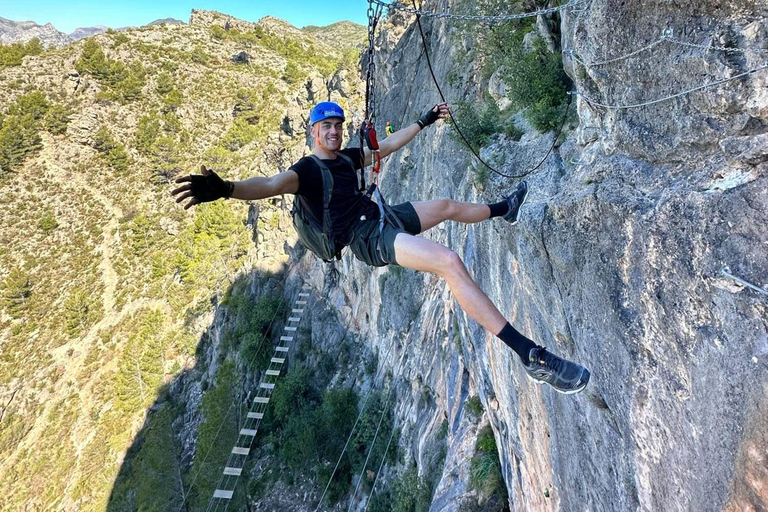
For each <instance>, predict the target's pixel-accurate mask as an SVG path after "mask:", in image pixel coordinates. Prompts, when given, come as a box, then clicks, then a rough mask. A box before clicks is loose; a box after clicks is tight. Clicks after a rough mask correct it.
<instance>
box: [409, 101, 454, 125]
mask: <svg viewBox="0 0 768 512" xmlns="http://www.w3.org/2000/svg"><path fill="white" fill-rule="evenodd" d="M448 112H449V107H448V104H447V103H438V104H437V105H435V106H433V107H427V108H425V109H424V111H423V112H422V113H421V116H419V120H418V121H416V122H417V123H418V125H419V126H420V127H421V129H422V130H423V129H424V128H425V127H427V126H429V125H431V124H434V122H435V121H437V120H438V119H443V118H445V117H447V116H448Z"/></svg>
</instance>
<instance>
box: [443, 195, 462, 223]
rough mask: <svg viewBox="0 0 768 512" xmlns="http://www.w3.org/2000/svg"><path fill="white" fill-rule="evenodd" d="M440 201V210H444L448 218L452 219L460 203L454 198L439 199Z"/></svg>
mask: <svg viewBox="0 0 768 512" xmlns="http://www.w3.org/2000/svg"><path fill="white" fill-rule="evenodd" d="M438 201H439V203H440V211H442V212H443V215H444V216H445V218H446V219H450V218H452V217H453V216H454V214H455V213H456V209H457V207H458V204H459V203H457V202H456V201H454V200H453V199H447V198H446V199H438Z"/></svg>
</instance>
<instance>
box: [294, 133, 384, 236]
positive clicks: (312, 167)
mask: <svg viewBox="0 0 768 512" xmlns="http://www.w3.org/2000/svg"><path fill="white" fill-rule="evenodd" d="M340 153H343V154H344V155H346V156H348V157H349V158H350V159H351V160H352V162H353V163H354V164H355V168H354V169H352V168H350V167H349V165H348V164H347V162H346V161H345V160H343V159H342V158H336V159H334V160H325V159H323V163H325V165H326V166H328V170H329V171H331V176H333V193H332V195H331V204H330V205H329V206H328V209H329V210H330V214H331V223H332V224H333V236H334V238H336V239H337V240H339V241H342V242H344V243H348V242H349V233H350V228H351V226H353V225H354V223H355V222H356V221H357V220H358V219H359V218H360V216H362V215H365V216H366V218H368V219H378V218H379V207H378V206H377V205H376V203H374V202H373V201H371V200H370V199H369V198H368V197H367V196H363V194H362V193H361V192H360V191H359V189H358V187H359V186H360V183H359V178H358V174H359V173H358V172H357V169H360V168H361V167H362V163H361V162H362V160H361V158H360V156H361V155H360V149H358V148H348V149H342V150H341V151H340ZM289 170H291V171H294V172H295V173H296V174H298V175H299V190H298V191H297V192H296V195H299V196H302V197H304V199H305V200H306V202H307V203H308V204H309V208H310V210H312V213H313V214H314V215H315V217H317V218H318V219H322V218H323V178H322V171H321V170H320V168H319V167H318V166H317V164H316V163H315V161H314V160H313V159H312V158H311V157H308V156H305V157H304V158H302V159H301V160H299V161H298V162H296V163H295V164H293V165H292V166H291V167H290V169H289ZM361 196H362V197H361Z"/></svg>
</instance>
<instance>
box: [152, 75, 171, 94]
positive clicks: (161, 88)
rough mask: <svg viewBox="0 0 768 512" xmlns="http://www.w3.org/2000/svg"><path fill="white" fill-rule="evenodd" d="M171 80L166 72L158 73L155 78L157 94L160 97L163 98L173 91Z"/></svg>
mask: <svg viewBox="0 0 768 512" xmlns="http://www.w3.org/2000/svg"><path fill="white" fill-rule="evenodd" d="M173 87H174V84H173V78H172V77H171V75H169V74H168V73H166V72H163V73H160V74H159V75H158V76H157V88H156V90H157V93H158V94H159V95H160V96H165V95H166V94H168V93H169V92H171V91H172V90H173Z"/></svg>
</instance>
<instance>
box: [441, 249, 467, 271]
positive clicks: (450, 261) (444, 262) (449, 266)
mask: <svg viewBox="0 0 768 512" xmlns="http://www.w3.org/2000/svg"><path fill="white" fill-rule="evenodd" d="M437 260H438V262H439V264H438V268H439V271H438V273H439V274H440V275H441V276H443V277H450V276H452V275H457V274H461V273H464V272H465V271H466V268H465V267H464V262H463V261H461V257H460V256H459V255H458V254H456V253H455V252H454V251H452V250H450V249H448V248H445V249H444V250H442V251H440V254H439V255H437Z"/></svg>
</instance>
